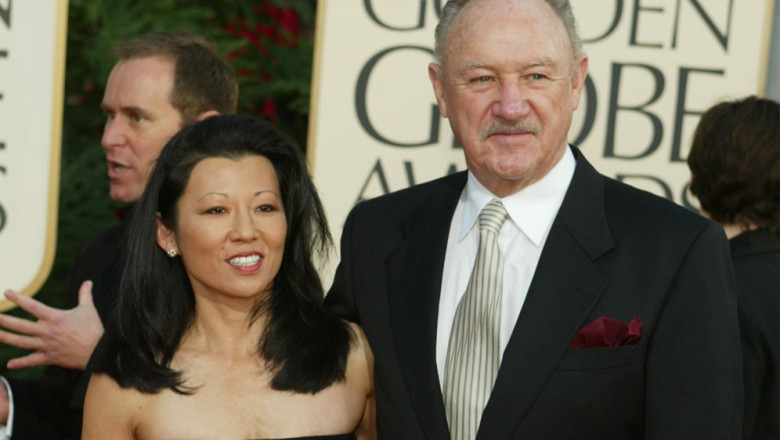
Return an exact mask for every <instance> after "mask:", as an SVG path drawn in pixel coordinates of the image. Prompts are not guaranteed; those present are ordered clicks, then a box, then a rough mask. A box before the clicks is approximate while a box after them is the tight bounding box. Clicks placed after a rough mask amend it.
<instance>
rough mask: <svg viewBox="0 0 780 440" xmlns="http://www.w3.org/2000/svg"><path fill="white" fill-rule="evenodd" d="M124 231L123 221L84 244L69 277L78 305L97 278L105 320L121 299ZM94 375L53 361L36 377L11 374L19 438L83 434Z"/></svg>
mask: <svg viewBox="0 0 780 440" xmlns="http://www.w3.org/2000/svg"><path fill="white" fill-rule="evenodd" d="M124 233H125V223H120V224H118V225H116V226H114V227H111V228H109V229H106V230H105V231H102V232H100V233H98V234H96V235H94V236H92V237H91V238H90V239H89V240H87V241H86V242H85V243H84V244H83V245H82V246H81V248H80V249H79V251H78V253H77V254H76V257H75V258H74V260H73V266H72V267H71V272H70V276H69V279H68V288H67V291H66V292H65V300H64V301H65V304H64V307H65V308H66V309H70V308H73V307H75V306H76V305H77V304H78V291H79V287H80V286H81V283H83V282H84V281H86V280H92V282H93V287H92V298H93V301H94V303H95V308H96V309H97V312H98V314H99V315H100V319H101V321H102V322H103V323H104V324H105V322H106V319H107V317H108V315H109V314H110V313H111V311H112V310H113V309H114V304H115V302H116V288H117V287H118V282H119V266H120V264H119V259H120V247H119V246H120V241H121V240H122V236H123V235H124ZM89 377H90V373H89V372H85V371H81V370H71V369H66V368H62V367H58V366H49V367H46V369H45V370H44V372H43V374H42V376H41V377H40V378H38V379H37V380H34V381H25V380H13V379H8V382H9V384H10V385H11V392H12V393H13V396H14V427H13V437H12V438H13V440H27V439H29V440H41V439H52V438H73V439H78V438H80V437H81V434H80V432H81V417H82V410H83V407H84V396H85V394H86V391H87V385H88V383H89ZM66 433H67V434H66Z"/></svg>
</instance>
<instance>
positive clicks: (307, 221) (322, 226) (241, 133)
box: [82, 115, 374, 440]
mask: <svg viewBox="0 0 780 440" xmlns="http://www.w3.org/2000/svg"><path fill="white" fill-rule="evenodd" d="M128 232H129V233H128V237H129V239H128V243H127V257H126V262H125V267H124V272H123V277H122V282H121V284H120V299H119V304H118V307H117V312H118V313H117V314H116V320H115V323H113V325H110V326H109V327H108V328H107V330H106V333H105V336H104V338H103V340H101V343H100V345H99V347H98V349H97V350H96V352H95V356H94V358H93V365H94V371H95V374H94V375H93V376H92V379H91V381H90V384H89V389H88V391H87V398H86V402H85V408H84V429H83V437H82V438H84V439H92V438H101V439H104V438H112V439H119V438H128V439H129V438H133V439H184V438H186V439H200V438H202V439H216V438H220V439H282V438H307V439H309V438H312V439H315V438H316V439H333V440H336V439H339V440H341V439H354V438H356V437H355V435H353V434H352V433H353V432H354V433H355V434H357V438H360V439H362V438H373V436H374V433H373V431H374V428H373V421H374V420H373V419H374V418H373V385H372V383H373V381H372V377H371V375H372V369H373V358H372V356H371V352H370V349H369V347H368V344H367V343H366V341H365V337H364V335H363V333H362V331H361V330H360V329H359V328H358V327H356V326H352V325H350V324H347V323H345V322H343V321H341V320H340V319H338V318H337V317H335V316H333V315H331V314H330V313H329V312H327V311H325V310H324V309H323V308H322V306H321V302H322V297H323V290H322V286H321V283H320V279H319V276H318V274H317V272H316V270H315V268H314V265H313V264H312V257H313V253H315V252H322V251H325V250H327V248H328V247H329V245H330V236H329V233H328V229H327V224H326V221H325V216H324V213H323V210H322V207H321V205H320V201H319V198H318V196H317V194H316V191H315V189H314V186H313V184H312V182H311V180H310V178H309V176H308V174H307V171H306V166H305V164H304V162H303V160H302V159H301V156H300V154H299V153H298V150H297V149H296V148H295V147H294V146H293V145H291V143H290V142H289V141H288V140H287V139H286V138H285V137H284V136H282V135H281V134H280V133H279V132H278V131H277V130H275V129H274V128H273V127H271V126H270V125H269V124H268V123H266V122H263V121H262V120H259V119H255V118H252V117H247V116H237V115H225V116H214V117H211V118H208V119H206V120H204V121H202V122H199V123H197V124H195V125H192V126H189V127H186V128H184V129H183V130H182V131H181V132H180V133H179V134H177V135H176V136H174V138H173V139H171V141H170V142H169V143H168V145H166V147H165V148H164V149H163V151H162V153H161V154H160V157H159V159H158V160H157V164H156V167H155V170H154V171H153V173H152V176H151V178H150V181H149V184H148V187H147V189H146V191H145V192H144V195H143V197H142V198H141V200H140V202H139V203H138V205H137V206H136V208H135V210H134V212H133V217H132V218H131V221H130V224H129V231H128Z"/></svg>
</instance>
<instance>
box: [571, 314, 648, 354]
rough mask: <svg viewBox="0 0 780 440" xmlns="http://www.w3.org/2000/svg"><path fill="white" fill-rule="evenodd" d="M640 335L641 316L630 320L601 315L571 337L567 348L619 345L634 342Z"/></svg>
mask: <svg viewBox="0 0 780 440" xmlns="http://www.w3.org/2000/svg"><path fill="white" fill-rule="evenodd" d="M641 336H642V318H634V319H632V320H631V321H630V322H623V321H618V320H617V319H612V318H607V317H603V316H602V317H601V318H596V319H595V320H594V321H593V322H591V323H590V324H587V325H585V326H584V327H582V328H581V329H580V331H578V332H577V334H576V335H575V336H574V339H572V341H571V344H570V345H569V349H570V350H573V349H577V348H599V347H619V346H621V345H631V344H636V343H637V341H639V338H640V337H641Z"/></svg>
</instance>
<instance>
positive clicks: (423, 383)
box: [386, 173, 466, 439]
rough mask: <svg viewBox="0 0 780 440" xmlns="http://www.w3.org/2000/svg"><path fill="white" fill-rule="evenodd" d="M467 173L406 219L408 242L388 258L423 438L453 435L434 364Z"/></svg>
mask: <svg viewBox="0 0 780 440" xmlns="http://www.w3.org/2000/svg"><path fill="white" fill-rule="evenodd" d="M465 176H466V174H465V173H459V174H457V175H454V176H451V177H450V178H448V179H445V180H444V181H443V183H444V185H443V186H442V191H440V192H436V193H435V194H433V197H431V198H430V200H427V201H424V202H423V203H421V204H420V208H419V209H417V210H416V211H414V212H412V213H411V214H410V215H409V216H408V217H407V218H406V219H405V220H404V222H403V223H402V225H401V229H402V233H403V236H404V241H403V243H401V245H400V247H399V248H398V249H397V250H396V251H395V252H394V253H393V254H392V255H391V256H390V257H389V258H388V259H387V267H386V268H387V271H386V272H387V280H388V297H389V303H390V318H391V327H392V330H393V340H394V342H395V345H396V353H397V356H398V362H399V364H400V368H401V372H402V375H403V378H404V381H405V383H406V388H407V391H408V393H409V397H410V400H411V402H412V406H413V407H414V410H415V412H416V414H417V418H418V420H419V421H420V425H421V426H422V428H423V430H424V431H425V437H426V438H431V439H439V438H441V439H447V438H449V432H448V428H447V419H446V415H445V413H444V402H443V400H442V396H441V388H440V385H439V377H438V372H437V368H436V355H435V354H436V322H437V320H438V310H439V296H440V292H441V280H442V270H443V267H444V255H445V253H446V249H447V238H448V235H449V229H450V223H451V221H452V214H453V212H454V211H455V206H456V205H457V202H458V197H459V196H460V193H461V191H462V189H463V186H464V185H465V182H466V179H465Z"/></svg>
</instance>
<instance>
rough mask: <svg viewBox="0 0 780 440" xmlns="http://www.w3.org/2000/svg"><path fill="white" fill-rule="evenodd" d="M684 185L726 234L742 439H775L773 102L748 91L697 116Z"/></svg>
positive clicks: (778, 270)
mask: <svg viewBox="0 0 780 440" xmlns="http://www.w3.org/2000/svg"><path fill="white" fill-rule="evenodd" d="M688 166H689V168H690V169H691V192H692V193H693V194H694V195H695V196H696V197H697V198H698V199H699V202H700V204H701V211H702V214H703V215H704V216H705V217H707V218H709V219H711V220H713V221H715V222H716V223H718V224H719V225H721V226H723V229H724V230H725V231H726V236H727V237H728V238H729V246H730V248H731V259H732V261H733V262H734V276H735V278H736V281H737V307H738V311H739V327H740V337H741V339H742V370H743V377H744V384H745V417H744V419H743V424H742V439H743V440H760V439H777V438H780V404H779V403H778V401H779V400H780V360H779V359H778V351H780V323H779V321H780V240H778V232H780V231H778V229H780V104H778V103H777V102H775V101H772V100H770V99H764V98H757V97H755V96H749V97H747V98H744V99H740V100H736V101H730V102H729V101H727V102H721V103H719V104H716V105H715V106H713V107H712V108H710V109H709V110H707V111H706V112H705V113H704V114H703V115H702V116H701V119H699V124H698V126H697V127H696V132H695V133H694V136H693V144H692V145H691V151H690V153H689V154H688Z"/></svg>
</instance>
